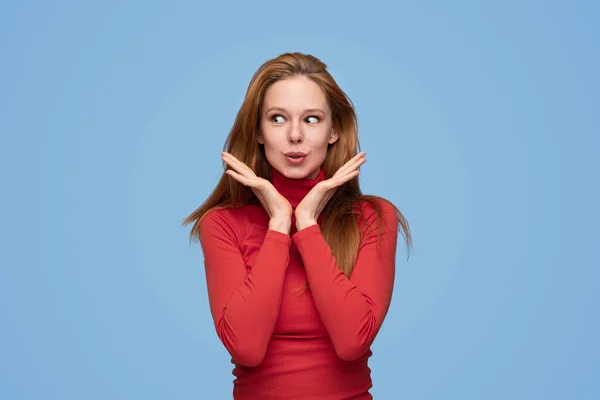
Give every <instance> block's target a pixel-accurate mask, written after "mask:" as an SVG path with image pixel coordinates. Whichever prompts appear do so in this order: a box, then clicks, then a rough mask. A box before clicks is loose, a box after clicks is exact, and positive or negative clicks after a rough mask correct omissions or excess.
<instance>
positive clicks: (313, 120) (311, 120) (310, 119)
mask: <svg viewBox="0 0 600 400" xmlns="http://www.w3.org/2000/svg"><path fill="white" fill-rule="evenodd" d="M306 120H307V121H308V123H309V124H316V123H317V122H319V121H320V119H319V117H315V116H314V115H311V116H310V117H308V118H306Z"/></svg>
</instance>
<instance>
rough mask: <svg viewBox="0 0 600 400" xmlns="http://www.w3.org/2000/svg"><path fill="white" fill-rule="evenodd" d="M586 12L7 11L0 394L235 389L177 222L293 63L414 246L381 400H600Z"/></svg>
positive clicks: (565, 8)
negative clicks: (323, 95) (345, 133)
mask: <svg viewBox="0 0 600 400" xmlns="http://www.w3.org/2000/svg"><path fill="white" fill-rule="evenodd" d="M597 4H598V3H595V2H592V1H588V2H584V1H571V2H567V1H563V2H558V1H502V2H500V1H496V2H476V1H453V2H441V1H439V2H431V1H426V2H395V3H391V2H390V3H389V4H386V3H384V2H380V1H369V2H368V6H366V5H359V3H356V4H355V5H349V4H342V3H341V2H340V3H333V2H324V1H319V2H313V1H304V2H274V1H273V2H265V1H260V2H259V1H255V2H251V3H242V2H239V3H223V4H221V5H219V4H215V3H210V4H209V3H202V2H191V1H190V2H170V3H167V2H155V1H151V2H148V1H146V2H142V1H129V2H116V1H103V2H94V3H92V2H75V1H72V2H67V1H56V2H40V1H37V2H33V1H21V2H13V3H11V4H8V2H3V5H2V6H1V7H0V50H1V53H0V54H1V58H2V62H1V65H0V72H1V73H0V174H1V175H0V177H1V190H2V192H1V193H2V196H1V200H0V201H1V207H0V213H1V214H0V216H1V224H0V226H1V228H0V234H1V242H0V243H1V246H2V250H1V252H0V265H1V268H0V317H1V320H0V398H2V399H63V400H66V399H204V398H210V399H227V398H231V390H232V380H233V376H232V375H231V370H232V365H231V364H230V357H229V355H228V354H227V352H226V351H225V349H224V348H223V346H222V345H221V343H220V342H219V340H218V338H217V336H216V333H215V331H214V327H213V325H212V320H211V319H210V313H209V309H208V303H207V294H206V287H205V281H204V271H203V264H202V254H201V251H200V247H199V245H198V244H197V243H193V244H192V245H190V244H189V242H188V233H189V227H185V228H184V227H182V226H181V225H180V224H181V221H182V220H183V218H184V217H185V216H187V215H188V214H189V213H190V212H192V211H193V210H194V209H195V208H196V207H197V206H198V205H199V204H200V203H201V202H202V201H203V200H204V199H205V198H206V196H207V195H208V194H209V192H210V191H211V189H212V188H213V187H214V185H215V183H216V181H217V179H218V177H219V174H220V171H221V161H220V154H219V153H220V150H221V148H222V146H223V142H224V140H225V137H226V135H227V133H228V131H229V129H230V127H231V124H232V122H233V119H234V117H235V114H236V112H237V109H238V107H239V106H240V104H241V101H242V98H243V95H244V92H245V89H246V86H247V84H248V82H249V80H250V77H251V76H252V74H253V73H254V71H255V70H256V68H257V67H258V66H259V65H260V64H262V63H263V62H264V61H266V60H267V59H269V58H272V57H275V56H277V55H278V54H280V53H282V52H285V51H296V50H298V51H303V52H306V53H311V54H314V55H316V56H317V57H320V58H321V59H322V60H323V61H325V62H326V63H327V64H328V65H329V67H330V71H331V73H332V74H333V75H334V77H335V78H336V79H337V81H338V83H339V84H340V85H341V86H342V88H343V89H344V90H345V91H346V92H347V93H348V95H349V96H350V97H351V99H352V100H353V101H354V103H355V106H356V109H357V112H358V115H359V121H360V138H361V147H362V149H363V150H366V151H367V159H368V162H367V164H366V165H365V166H364V167H363V168H362V174H361V185H362V188H363V190H364V191H365V192H366V193H371V194H378V195H381V196H384V197H387V198H388V199H390V200H392V201H394V202H395V203H396V204H397V205H398V206H399V207H400V209H401V210H402V211H403V212H404V213H405V215H406V217H407V218H408V220H409V222H410V224H411V227H412V232H413V235H414V244H415V248H414V252H412V253H411V255H410V258H408V259H407V253H406V251H405V249H404V248H403V247H401V246H400V247H399V249H400V251H399V253H398V264H397V270H398V271H397V280H396V285H395V291H394V297H393V303H392V307H391V309H390V312H389V315H388V318H387V319H386V321H385V323H384V326H383V328H382V330H381V332H380V334H379V336H378V338H377V339H376V342H375V344H374V345H373V352H374V356H373V357H372V359H371V363H370V365H371V367H372V369H373V373H372V377H373V380H374V388H373V389H372V393H373V394H374V397H375V399H377V400H385V399H598V398H600V388H599V386H598V385H599V384H598V380H597V379H598V376H599V371H600V349H599V345H598V338H599V337H600V329H599V327H600V323H599V321H598V303H599V301H600V295H599V294H598V293H599V289H600V273H599V272H598V270H599V267H600V256H599V255H598V250H599V243H600V235H599V233H598V224H599V223H600V218H599V217H600V213H599V211H598V209H599V207H598V205H599V204H600V190H599V178H598V175H599V172H600V162H599V160H598V159H599V153H600V138H599V136H600V132H599V128H600V123H599V122H600V121H599V119H600V118H599V117H598V115H599V114H598V104H599V100H600V99H599V96H598V93H599V90H600V82H599V79H598V71H600V62H599V52H598V38H599V36H600V35H599V34H600V29H599V28H598V23H597V21H598V17H599V14H600V13H599V11H600V9H599V6H598V5H597Z"/></svg>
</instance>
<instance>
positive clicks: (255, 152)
mask: <svg viewBox="0 0 600 400" xmlns="http://www.w3.org/2000/svg"><path fill="white" fill-rule="evenodd" d="M292 76H305V77H307V78H309V79H312V80H313V81H314V82H316V83H317V84H318V85H319V86H320V87H321V89H322V90H323V92H324V93H325V95H326V97H327V100H328V102H329V106H330V108H331V111H332V120H333V121H332V122H333V128H334V129H335V130H336V131H337V132H339V139H338V140H337V141H336V142H335V143H334V144H332V145H330V146H329V149H328V151H327V156H326V158H325V161H324V163H323V169H324V171H325V179H328V178H330V177H331V176H333V174H334V173H335V172H336V171H337V170H338V169H339V168H340V167H341V166H342V165H344V164H345V163H346V162H348V161H349V160H350V159H351V158H352V157H354V156H355V155H356V154H357V153H358V151H360V146H359V142H358V121H357V117H356V112H355V111H354V105H353V104H352V101H351V100H350V99H349V97H348V96H347V95H346V94H345V93H344V91H342V89H341V88H340V87H339V86H338V85H337V83H336V82H335V80H334V79H333V77H332V76H331V75H330V74H329V72H328V71H327V66H326V64H325V63H323V62H322V61H321V60H319V59H318V58H316V57H314V56H312V55H308V54H303V53H299V52H295V53H284V54H281V55H280V56H278V57H276V58H274V59H271V60H268V61H267V62H265V63H264V64H262V65H261V66H260V67H259V68H258V70H257V71H256V72H255V74H254V75H253V77H252V79H251V81H250V84H249V85H248V88H247V91H246V95H245V97H244V101H243V103H242V105H241V107H240V109H239V111H238V113H237V116H236V118H235V121H234V123H233V127H232V128H231V131H230V132H229V136H228V137H227V140H226V141H225V146H224V148H223V149H224V150H225V151H227V152H229V153H231V154H232V155H233V156H234V157H236V158H237V159H238V160H240V161H242V162H244V163H245V164H246V165H248V166H249V167H250V168H252V170H253V171H254V172H255V173H256V175H258V176H260V177H263V178H265V179H267V180H271V166H270V164H269V163H268V161H267V159H266V157H265V152H264V148H263V146H262V145H259V143H258V135H259V130H260V115H261V109H262V104H263V99H264V95H265V91H266V89H267V88H268V87H269V86H270V85H272V84H273V83H274V82H276V81H278V80H281V79H286V78H289V77H292ZM225 167H226V165H225V164H224V170H223V175H222V176H221V179H220V180H219V183H218V184H217V186H216V188H215V189H214V190H213V192H212V193H211V194H210V196H209V197H208V199H206V201H205V202H204V203H203V204H202V205H200V206H199V207H198V208H197V209H196V210H194V212H192V213H191V214H190V215H189V216H188V217H186V218H185V219H184V221H183V225H184V226H185V225H188V224H190V223H193V226H192V229H191V232H190V240H194V239H197V240H199V239H200V222H201V221H202V218H203V217H204V216H205V215H206V214H207V213H208V212H209V211H211V210H215V209H222V208H230V207H238V206H242V205H244V204H247V203H249V202H250V201H251V200H252V199H253V196H254V193H253V192H252V190H251V189H250V188H248V187H246V186H244V185H242V184H241V183H239V182H237V181H236V180H235V179H233V178H231V177H229V176H228V175H227V174H225ZM379 199H380V198H379V197H376V196H370V195H365V194H362V192H361V190H360V186H359V182H358V177H356V178H354V179H352V180H350V181H349V182H347V183H345V184H344V185H342V186H340V187H338V188H337V190H336V192H335V193H334V195H333V196H332V197H331V199H330V200H329V202H328V203H327V206H326V207H325V209H324V210H323V213H324V219H323V223H322V225H321V231H322V233H323V236H324V238H325V239H326V241H327V243H328V244H329V246H330V248H331V251H332V254H333V255H334V257H335V259H336V262H337V264H338V266H339V267H340V269H341V270H342V271H343V273H344V274H345V276H347V277H350V274H351V273H352V268H353V266H354V263H355V261H356V257H357V253H358V249H359V246H360V241H361V232H360V229H359V225H358V219H357V207H356V205H357V204H358V203H359V202H367V203H369V204H371V205H372V206H373V207H374V208H375V210H376V212H377V214H378V215H379V217H380V218H379V221H380V223H379V228H381V221H382V218H381V212H382V211H381V208H380V206H379V203H378V200H379ZM394 208H395V209H396V214H397V217H398V222H399V227H400V228H401V229H402V234H403V236H404V240H405V243H406V246H407V248H408V249H410V248H411V247H412V239H411V234H410V229H409V225H408V222H407V221H406V219H405V218H404V216H403V215H402V213H401V212H400V210H399V209H398V208H397V207H396V206H394Z"/></svg>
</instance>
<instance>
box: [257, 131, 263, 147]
mask: <svg viewBox="0 0 600 400" xmlns="http://www.w3.org/2000/svg"><path fill="white" fill-rule="evenodd" d="M256 141H257V142H258V144H265V139H264V138H263V135H262V133H260V131H259V132H258V135H257V136H256Z"/></svg>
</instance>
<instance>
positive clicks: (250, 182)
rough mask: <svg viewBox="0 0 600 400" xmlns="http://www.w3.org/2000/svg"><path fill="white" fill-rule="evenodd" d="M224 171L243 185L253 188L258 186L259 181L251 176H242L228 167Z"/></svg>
mask: <svg viewBox="0 0 600 400" xmlns="http://www.w3.org/2000/svg"><path fill="white" fill-rule="evenodd" d="M225 173H226V174H227V175H229V176H231V177H232V178H233V179H235V180H236V181H238V182H239V183H241V184H242V185H244V186H248V187H251V188H255V187H258V185H259V183H258V181H257V180H256V179H253V178H252V177H247V176H244V175H242V174H240V173H238V172H236V171H234V170H233V169H228V170H227V171H225Z"/></svg>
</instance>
